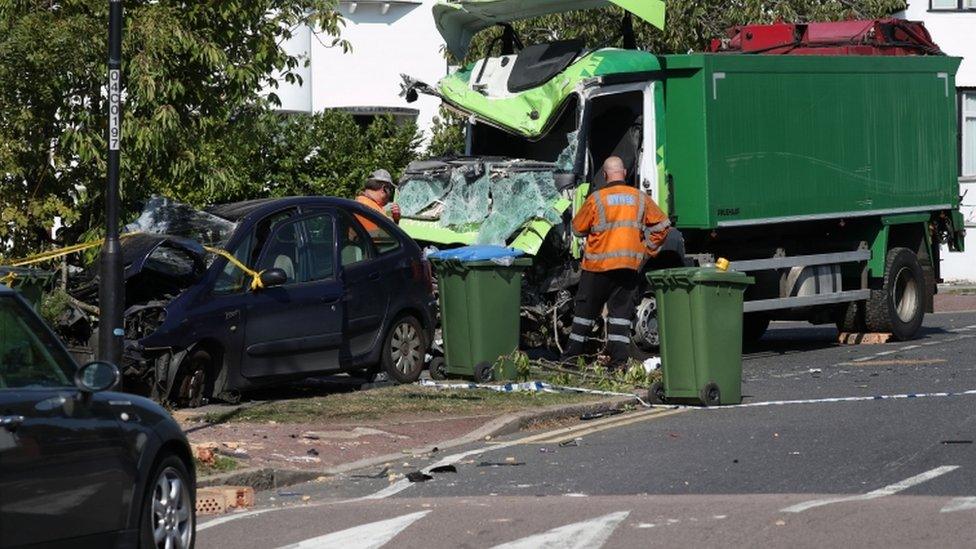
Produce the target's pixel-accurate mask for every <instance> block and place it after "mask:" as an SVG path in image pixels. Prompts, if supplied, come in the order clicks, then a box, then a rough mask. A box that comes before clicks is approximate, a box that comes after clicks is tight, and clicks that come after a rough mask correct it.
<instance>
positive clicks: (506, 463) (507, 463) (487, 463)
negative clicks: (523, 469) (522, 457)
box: [478, 461, 525, 467]
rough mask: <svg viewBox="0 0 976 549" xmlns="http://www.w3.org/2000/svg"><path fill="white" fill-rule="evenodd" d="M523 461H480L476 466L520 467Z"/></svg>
mask: <svg viewBox="0 0 976 549" xmlns="http://www.w3.org/2000/svg"><path fill="white" fill-rule="evenodd" d="M522 465H525V462H524V461H482V462H481V463H479V464H478V467H520V466H522Z"/></svg>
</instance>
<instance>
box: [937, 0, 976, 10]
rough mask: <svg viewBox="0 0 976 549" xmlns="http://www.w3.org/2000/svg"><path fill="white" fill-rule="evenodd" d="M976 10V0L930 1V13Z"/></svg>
mask: <svg viewBox="0 0 976 549" xmlns="http://www.w3.org/2000/svg"><path fill="white" fill-rule="evenodd" d="M957 10H976V0H930V3H929V11H957Z"/></svg>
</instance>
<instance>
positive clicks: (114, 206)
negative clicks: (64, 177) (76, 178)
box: [98, 0, 125, 366]
mask: <svg viewBox="0 0 976 549" xmlns="http://www.w3.org/2000/svg"><path fill="white" fill-rule="evenodd" d="M108 5H109V20H108V184H107V186H106V187H105V229H106V230H105V245H104V246H102V257H101V269H100V277H101V278H100V279H99V286H98V309H99V319H98V358H99V359H100V360H104V361H107V362H111V363H112V364H115V365H117V366H121V362H122V337H123V336H124V335H125V330H124V328H123V320H122V306H123V303H124V302H125V288H124V286H123V283H122V249H121V247H120V245H119V143H120V141H121V140H122V101H121V99H122V97H121V95H122V1H121V0H109V4H108Z"/></svg>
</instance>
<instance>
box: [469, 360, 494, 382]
mask: <svg viewBox="0 0 976 549" xmlns="http://www.w3.org/2000/svg"><path fill="white" fill-rule="evenodd" d="M494 370H495V366H494V365H493V364H491V363H490V362H480V363H478V364H477V365H475V367H474V380H475V381H477V382H478V383H487V382H489V381H491V380H492V378H493V377H495V372H494Z"/></svg>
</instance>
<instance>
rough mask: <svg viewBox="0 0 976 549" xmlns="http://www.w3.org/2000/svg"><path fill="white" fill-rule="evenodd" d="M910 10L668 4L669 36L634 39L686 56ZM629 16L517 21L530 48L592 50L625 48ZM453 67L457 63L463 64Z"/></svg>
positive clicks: (475, 52)
mask: <svg viewBox="0 0 976 549" xmlns="http://www.w3.org/2000/svg"><path fill="white" fill-rule="evenodd" d="M904 8H905V2H904V1H903V0H826V1H824V0H775V1H771V0H732V1H719V0H708V1H704V2H703V1H700V0H668V2H667V10H668V12H667V25H666V28H665V30H664V31H661V30H659V29H657V28H655V27H652V26H651V25H650V24H648V23H645V22H643V21H640V20H637V19H636V18H635V20H634V33H635V38H636V40H637V45H638V47H639V48H641V49H643V50H646V51H652V52H656V53H661V54H667V53H685V52H688V51H703V50H705V49H707V48H708V46H709V44H710V42H711V40H712V39H713V38H720V37H722V36H724V35H725V31H726V29H728V28H730V27H733V26H735V25H743V24H746V23H771V22H774V21H778V20H782V21H797V22H807V21H833V20H841V19H851V18H858V19H874V18H883V17H889V16H890V15H891V14H892V13H894V12H896V11H899V10H902V9H904ZM623 16H624V11H623V10H622V9H620V8H617V7H608V8H603V9H599V10H581V11H574V12H567V13H562V14H556V15H547V16H544V17H539V18H536V19H529V20H525V21H517V22H515V23H514V24H513V27H514V28H515V30H516V32H517V33H518V35H519V37H520V38H521V39H522V41H523V42H524V43H525V44H539V43H543V42H547V41H552V40H566V39H570V38H581V39H583V41H584V42H585V43H586V45H587V47H590V48H600V47H610V46H613V47H621V46H622V35H621V32H620V28H621V27H620V23H621V21H622V20H623ZM499 32H500V31H490V30H487V31H484V32H481V33H479V34H478V35H476V36H475V38H474V40H472V42H471V47H470V49H469V50H468V55H467V58H466V59H465V61H467V62H471V61H474V60H476V59H480V58H482V57H485V55H486V54H488V53H492V54H494V55H498V51H497V50H496V51H495V52H487V51H486V50H487V48H488V46H489V45H490V44H491V42H492V40H493V39H494V38H495V37H496V36H497V35H498V34H499ZM448 56H449V57H450V55H449V54H448ZM450 61H451V62H452V63H457V61H458V60H456V59H450ZM459 120H460V119H459ZM461 124H463V121H461V122H458V123H456V124H454V125H450V124H442V125H440V126H435V128H434V132H433V138H432V142H433V143H438V144H439V146H438V150H450V149H453V148H456V147H458V146H459V145H460V146H462V147H463V135H461V136H460V137H459V132H462V131H463V130H462V129H461ZM431 152H432V153H435V152H438V151H437V150H432V151H431Z"/></svg>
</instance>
